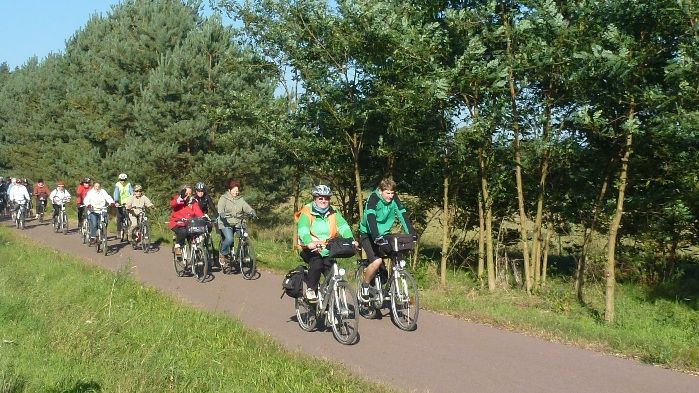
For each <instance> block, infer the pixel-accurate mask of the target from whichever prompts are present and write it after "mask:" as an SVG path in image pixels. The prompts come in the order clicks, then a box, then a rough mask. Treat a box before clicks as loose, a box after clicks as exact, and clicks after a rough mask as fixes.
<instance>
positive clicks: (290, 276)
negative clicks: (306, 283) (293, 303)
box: [279, 265, 306, 299]
mask: <svg viewBox="0 0 699 393" xmlns="http://www.w3.org/2000/svg"><path fill="white" fill-rule="evenodd" d="M305 275H306V266H305V265H299V266H296V267H295V268H293V269H291V270H289V272H288V273H286V276H284V280H282V290H283V292H282V295H281V296H280V297H279V298H280V299H281V298H283V297H284V295H286V296H288V297H292V298H294V299H296V298H299V297H301V296H302V295H303V277H304V276H305Z"/></svg>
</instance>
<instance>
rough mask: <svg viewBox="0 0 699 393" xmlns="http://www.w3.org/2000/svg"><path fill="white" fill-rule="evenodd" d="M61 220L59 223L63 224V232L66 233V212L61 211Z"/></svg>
mask: <svg viewBox="0 0 699 393" xmlns="http://www.w3.org/2000/svg"><path fill="white" fill-rule="evenodd" d="M61 220H62V221H63V222H62V223H61V224H62V226H63V234H64V235H67V234H68V215H67V214H66V212H63V213H61Z"/></svg>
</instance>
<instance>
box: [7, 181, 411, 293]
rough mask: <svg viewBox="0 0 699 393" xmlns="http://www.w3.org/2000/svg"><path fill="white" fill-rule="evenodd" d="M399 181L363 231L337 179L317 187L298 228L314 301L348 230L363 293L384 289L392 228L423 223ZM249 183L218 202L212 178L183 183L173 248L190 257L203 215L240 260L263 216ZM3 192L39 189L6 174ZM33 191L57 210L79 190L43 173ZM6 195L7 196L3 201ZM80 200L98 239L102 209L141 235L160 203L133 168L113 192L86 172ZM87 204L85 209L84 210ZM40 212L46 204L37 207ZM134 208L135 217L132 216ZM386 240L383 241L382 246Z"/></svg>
mask: <svg viewBox="0 0 699 393" xmlns="http://www.w3.org/2000/svg"><path fill="white" fill-rule="evenodd" d="M395 191H396V183H395V182H394V181H393V180H392V179H383V180H382V181H381V182H380V183H379V185H378V187H377V188H376V189H375V190H374V191H373V192H372V193H371V194H370V196H369V198H368V199H367V201H366V204H365V209H364V212H363V215H362V218H361V221H360V224H359V236H358V239H357V238H355V236H354V234H353V232H352V228H351V226H350V225H349V224H348V222H347V220H346V219H345V218H344V217H343V216H342V214H341V213H340V211H339V210H337V209H336V208H335V207H333V206H332V204H331V203H330V202H331V199H332V196H333V192H332V190H331V189H330V187H329V186H327V185H324V184H320V185H316V186H314V187H313V188H312V192H311V194H312V201H310V202H309V203H307V204H305V205H304V206H303V207H302V208H301V209H300V210H299V211H298V212H296V216H295V218H296V229H297V233H298V244H297V246H298V248H299V249H300V256H301V258H302V259H303V261H304V262H305V263H306V264H307V265H308V269H307V272H306V274H305V277H304V281H305V284H306V285H305V287H306V290H305V291H303V294H302V297H303V298H304V299H305V300H306V301H307V302H309V303H313V302H317V301H318V287H319V282H320V278H321V274H323V273H324V272H327V271H328V269H329V268H330V267H331V266H332V265H333V264H334V263H335V260H334V258H333V257H332V256H331V250H330V249H329V248H328V247H327V245H328V242H329V241H330V240H331V239H335V238H341V239H345V240H349V241H351V243H352V245H353V246H354V248H355V249H356V250H359V249H361V250H363V252H364V253H365V255H366V256H367V258H366V259H367V261H366V264H365V268H364V270H363V275H362V274H358V278H359V280H358V281H359V282H358V287H359V288H358V291H357V299H358V300H359V301H360V302H362V301H364V302H369V299H372V298H374V296H375V295H376V292H377V289H376V288H375V287H374V286H372V285H371V283H372V282H373V280H374V277H375V276H376V275H377V272H378V271H379V269H380V268H381V266H382V263H383V259H382V257H385V256H386V253H385V251H384V250H385V246H386V245H387V241H386V238H385V237H386V236H387V235H390V234H391V232H392V229H393V227H394V225H395V224H396V223H399V224H400V226H401V228H402V231H403V232H404V233H406V234H408V235H410V236H412V241H413V242H414V241H416V240H417V234H416V231H415V229H414V227H413V225H412V223H411V221H410V219H409V217H408V212H407V210H406V208H405V207H404V205H403V204H402V203H401V201H400V199H399V198H398V196H397V195H396V192H395ZM241 192H242V185H241V182H240V181H238V180H236V179H229V180H228V181H227V183H226V190H225V191H224V192H223V194H222V195H221V196H220V197H219V199H218V203H216V204H215V203H214V201H213V199H212V197H211V195H210V194H209V190H208V188H207V186H206V185H205V184H204V183H202V182H198V183H196V184H195V185H194V187H192V186H191V185H189V184H185V185H183V186H182V187H181V188H180V190H179V192H178V193H177V194H176V195H174V196H173V198H172V199H171V200H170V207H171V209H172V212H171V214H170V219H169V222H168V228H169V229H170V230H172V232H173V234H174V244H173V254H174V256H175V258H182V257H183V255H182V253H183V248H184V246H185V243H186V241H187V239H188V236H189V233H188V231H187V224H188V222H190V221H191V220H193V219H196V218H206V221H207V222H208V225H209V227H208V230H209V232H211V230H212V228H213V227H216V228H217V230H218V232H219V234H220V235H221V244H220V250H219V253H218V254H219V260H218V262H219V265H220V266H221V267H222V268H223V267H225V266H228V265H229V264H231V263H232V245H233V237H234V233H235V231H236V226H237V225H239V224H240V223H241V221H242V220H243V219H244V217H253V218H254V217H256V215H255V210H254V209H253V208H252V207H251V206H250V205H249V204H248V203H247V202H246V201H245V199H244V198H243V196H242V195H241ZM0 196H2V197H3V200H5V196H6V198H7V199H6V200H7V201H8V202H9V203H10V204H12V205H13V206H14V205H16V204H18V203H30V202H31V197H30V193H29V191H28V188H27V187H26V181H24V180H22V179H14V178H13V179H11V180H10V181H9V182H5V181H4V180H3V179H2V178H0ZM31 196H33V197H34V198H35V199H36V201H37V203H36V206H37V209H39V208H40V206H41V204H42V201H47V200H48V201H51V202H52V205H53V214H54V217H55V216H56V214H57V212H58V211H59V210H60V204H62V203H66V202H68V201H70V199H71V195H70V193H69V192H68V191H67V190H66V189H65V184H64V183H63V182H61V181H59V182H57V183H56V188H55V189H54V190H52V191H49V189H48V187H47V186H46V184H45V183H44V182H43V180H41V179H40V180H39V181H38V182H37V184H36V186H35V187H34V188H33V190H32V193H31ZM0 202H1V201H0ZM75 202H76V203H77V205H78V207H79V209H78V221H79V227H82V222H83V220H85V219H87V220H88V221H89V235H90V243H93V242H94V241H95V236H96V234H95V232H96V230H97V226H98V223H99V219H100V216H99V212H101V211H103V210H104V209H107V208H109V207H110V206H114V207H116V208H117V213H116V216H117V225H118V226H119V225H121V224H122V223H126V222H128V223H130V224H129V227H128V233H129V234H130V238H131V241H132V242H133V241H134V236H133V234H134V231H135V230H136V225H137V224H136V223H137V219H136V218H137V217H138V216H139V214H141V213H142V212H143V211H144V209H149V208H153V207H154V204H153V203H152V202H151V200H150V199H149V198H148V197H147V196H146V195H145V194H144V189H143V187H142V186H141V185H138V184H137V185H135V186H132V185H131V183H129V182H128V176H127V175H126V174H125V173H122V174H120V175H119V176H118V181H117V182H116V184H115V185H114V192H113V194H112V195H110V194H109V193H108V192H107V191H105V190H104V189H103V188H102V185H101V184H100V182H97V181H94V182H93V181H92V179H90V178H88V177H86V178H83V179H82V180H81V182H80V184H79V185H78V187H77V188H76V191H75ZM83 209H84V210H83ZM37 215H38V210H37ZM125 216H128V217H129V218H130V220H128V221H126V220H124V218H125ZM382 247H383V248H382Z"/></svg>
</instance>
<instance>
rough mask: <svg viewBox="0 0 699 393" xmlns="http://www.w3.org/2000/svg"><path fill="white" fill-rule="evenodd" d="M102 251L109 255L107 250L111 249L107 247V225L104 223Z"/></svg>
mask: <svg viewBox="0 0 699 393" xmlns="http://www.w3.org/2000/svg"><path fill="white" fill-rule="evenodd" d="M101 232H102V252H103V253H104V255H105V256H107V252H108V251H109V250H108V248H107V226H106V225H104V224H102V229H101Z"/></svg>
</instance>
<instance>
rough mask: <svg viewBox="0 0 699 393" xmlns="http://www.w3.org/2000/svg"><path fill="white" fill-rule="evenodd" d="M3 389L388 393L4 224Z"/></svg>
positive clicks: (0, 263)
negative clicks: (36, 241) (40, 243)
mask: <svg viewBox="0 0 699 393" xmlns="http://www.w3.org/2000/svg"><path fill="white" fill-rule="evenodd" d="M0 269H1V271H2V272H3V274H2V275H0V335H1V336H2V337H0V340H1V341H0V392H65V391H80V392H88V391H110V392H121V391H129V392H141V391H147V392H165V391H168V392H212V391H213V392H216V391H219V392H290V391H299V392H328V391H332V392H384V391H386V390H387V389H386V388H385V387H381V386H377V385H372V384H369V383H366V382H363V381H361V380H359V379H358V378H356V377H355V376H353V375H351V374H350V373H349V372H347V371H345V370H344V369H343V368H341V367H340V366H338V365H335V364H332V363H326V362H320V361H318V360H315V359H311V358H308V357H305V356H303V355H300V354H296V353H291V352H288V351H286V350H284V349H283V348H281V347H280V346H279V345H278V344H276V343H275V342H274V341H273V340H270V339H269V337H266V336H263V335H262V334H259V333H256V332H253V331H250V330H248V329H246V328H244V327H243V326H242V325H241V324H240V323H239V322H237V321H235V320H232V319H230V318H229V317H227V316H225V315H219V314H213V313H208V312H205V311H202V310H199V309H195V308H193V307H190V306H185V305H182V304H179V303H177V302H176V301H174V300H172V299H171V298H169V297H167V296H165V295H163V294H161V293H159V292H158V291H156V290H154V289H150V288H148V287H145V286H142V285H139V284H138V283H136V282H134V281H133V280H132V279H131V278H130V276H129V275H128V274H127V273H126V272H120V273H112V272H107V271H104V270H101V269H98V268H94V267H90V266H87V265H85V264H84V263H82V262H79V261H76V260H75V259H74V258H73V257H71V256H68V255H65V254H62V253H60V252H57V251H53V250H49V249H46V248H43V247H40V246H37V245H35V244H33V243H31V242H29V241H26V240H22V239H20V238H19V236H17V235H16V234H14V233H11V232H10V231H8V230H7V229H5V228H0Z"/></svg>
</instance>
